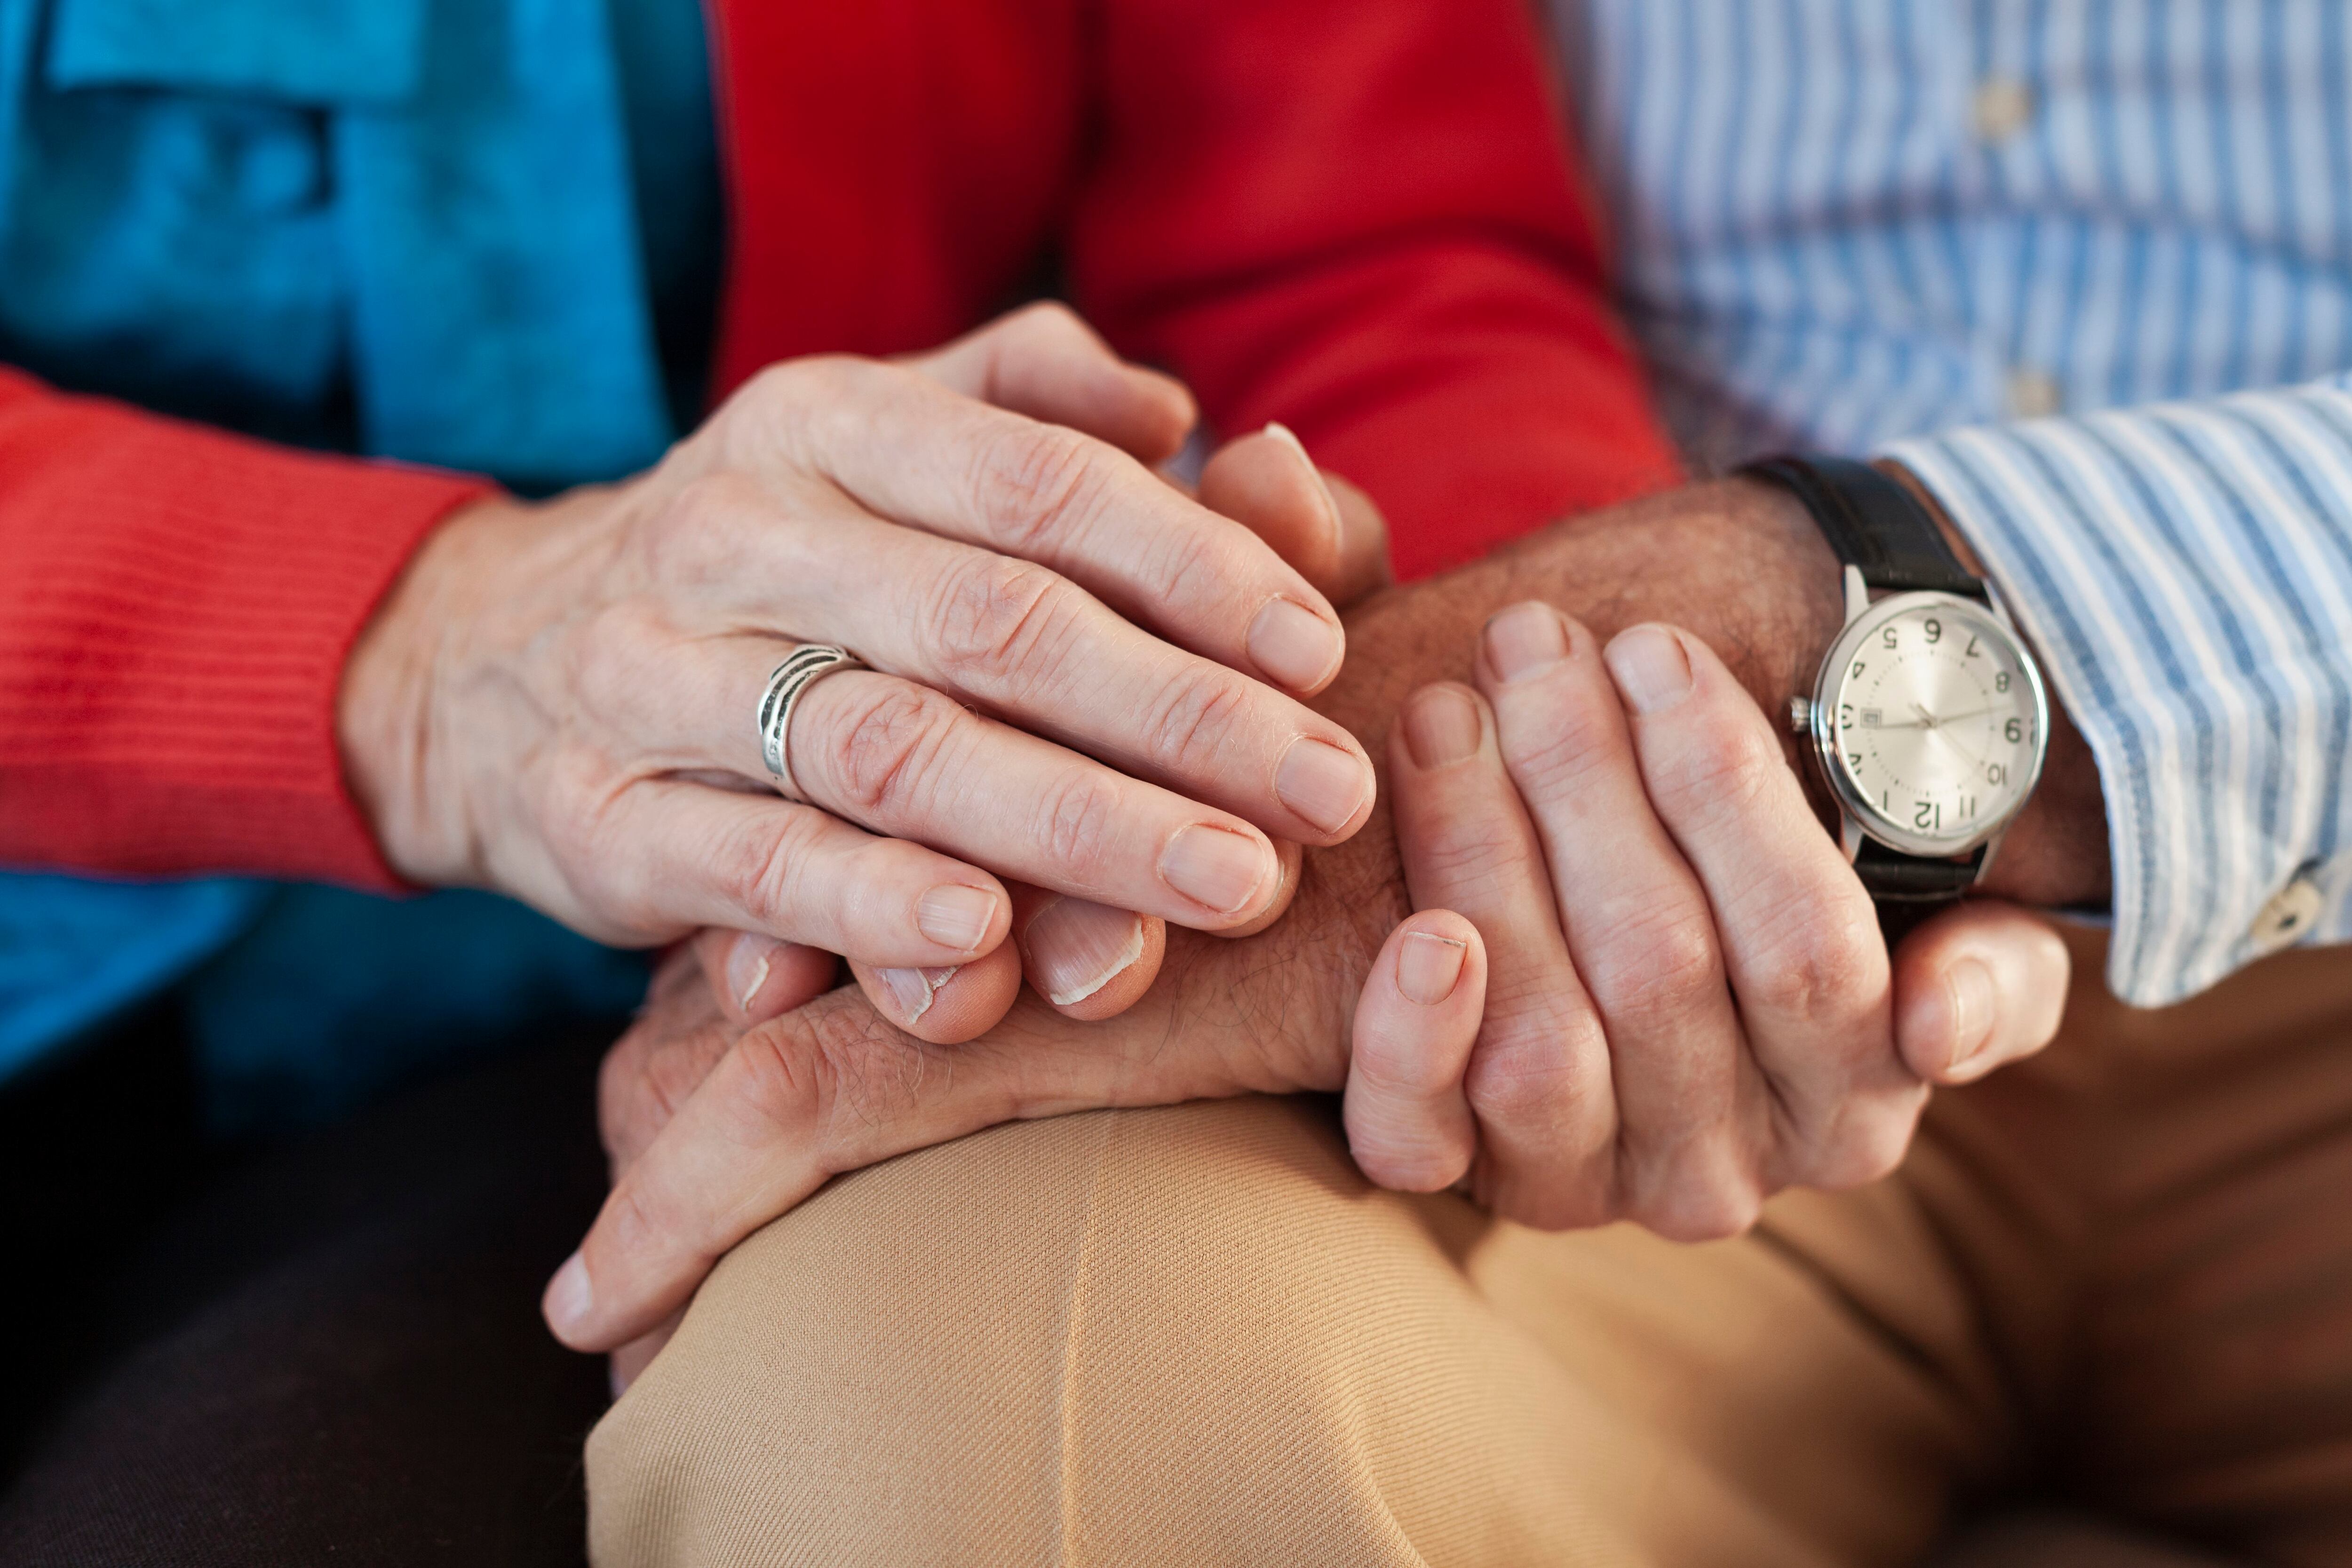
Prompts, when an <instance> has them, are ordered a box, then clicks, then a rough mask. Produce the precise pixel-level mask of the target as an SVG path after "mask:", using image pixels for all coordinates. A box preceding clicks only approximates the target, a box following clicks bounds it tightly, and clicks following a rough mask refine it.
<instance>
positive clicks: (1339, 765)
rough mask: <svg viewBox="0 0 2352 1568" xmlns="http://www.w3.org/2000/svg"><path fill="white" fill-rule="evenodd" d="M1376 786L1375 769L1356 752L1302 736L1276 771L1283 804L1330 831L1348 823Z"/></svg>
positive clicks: (1286, 753) (1275, 786)
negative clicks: (1342, 749)
mask: <svg viewBox="0 0 2352 1568" xmlns="http://www.w3.org/2000/svg"><path fill="white" fill-rule="evenodd" d="M1371 787H1372V773H1371V769H1370V768H1369V767H1367V766H1366V765H1365V763H1364V762H1363V760H1362V759H1361V758H1360V757H1358V756H1356V755H1355V754H1354V753H1353V752H1343V751H1341V750H1340V749H1339V747H1337V746H1334V745H1332V744H1330V743H1329V742H1324V741H1317V740H1312V739H1310V738H1308V737H1307V736H1305V735H1301V736H1299V737H1298V739H1297V740H1296V741H1293V742H1290V750H1288V751H1286V752H1283V753H1282V763H1281V765H1280V766H1278V767H1276V769H1275V770H1274V793H1275V794H1276V795H1279V796H1281V797H1282V804H1283V805H1286V806H1288V807H1290V809H1291V810H1293V811H1295V812H1297V814H1298V815H1299V816H1303V817H1305V818H1306V819H1307V821H1309V822H1311V823H1313V824H1314V825H1315V826H1318V827H1319V828H1321V829H1322V830H1323V831H1324V832H1326V833H1337V832H1339V829H1341V828H1343V827H1345V826H1348V822H1349V818H1351V817H1353V816H1355V815H1356V812H1357V809H1358V808H1359V807H1360V806H1361V805H1363V804H1364V796H1365V795H1368V794H1370V791H1371Z"/></svg>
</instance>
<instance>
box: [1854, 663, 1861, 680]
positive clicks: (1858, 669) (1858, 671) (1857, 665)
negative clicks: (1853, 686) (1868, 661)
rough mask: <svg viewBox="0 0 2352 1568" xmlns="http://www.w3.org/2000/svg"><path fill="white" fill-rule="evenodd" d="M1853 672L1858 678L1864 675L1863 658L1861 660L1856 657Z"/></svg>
mask: <svg viewBox="0 0 2352 1568" xmlns="http://www.w3.org/2000/svg"><path fill="white" fill-rule="evenodd" d="M1853 673H1854V676H1855V678H1856V679H1860V678H1861V675H1862V660H1860V659H1855V660H1854V661H1853Z"/></svg>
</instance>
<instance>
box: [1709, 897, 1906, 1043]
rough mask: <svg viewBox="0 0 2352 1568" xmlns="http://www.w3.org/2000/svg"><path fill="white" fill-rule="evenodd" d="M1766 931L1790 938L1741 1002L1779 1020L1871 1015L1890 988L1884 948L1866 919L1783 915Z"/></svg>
mask: <svg viewBox="0 0 2352 1568" xmlns="http://www.w3.org/2000/svg"><path fill="white" fill-rule="evenodd" d="M1763 929H1765V930H1768V931H1785V932H1788V933H1790V934H1789V936H1788V937H1787V938H1786V939H1784V940H1782V941H1780V942H1774V943H1772V944H1771V946H1770V948H1769V951H1767V952H1765V953H1764V954H1763V955H1762V962H1761V963H1758V964H1756V965H1754V966H1752V967H1753V968H1754V970H1755V971H1756V973H1754V974H1753V975H1752V976H1750V977H1748V984H1747V985H1746V986H1744V987H1742V989H1743V991H1744V992H1746V993H1747V994H1746V995H1744V996H1743V998H1742V999H1743V1000H1745V1001H1746V1002H1748V1005H1750V1006H1752V1007H1756V1008H1759V1009H1762V1010H1765V1011H1768V1012H1769V1013H1772V1014H1774V1015H1776V1016H1780V1017H1786V1018H1799V1019H1805V1020H1809V1021H1813V1022H1833V1021H1842V1020H1844V1019H1849V1018H1853V1017H1855V1016H1859V1015H1861V1014H1863V1013H1865V1012H1867V1011H1869V1010H1870V1009H1871V1008H1872V1007H1874V1006H1875V1005H1877V1003H1878V1002H1879V1001H1880V1000H1881V999H1882V998H1883V997H1884V996H1885V993H1886V989H1887V984H1888V977H1887V961H1886V944H1885V939H1884V938H1883V937H1881V936H1880V934H1879V932H1878V928H1877V926H1876V925H1875V924H1874V923H1872V922H1870V921H1866V920H1864V919H1842V918H1841V919H1831V918H1824V917H1823V915H1822V912H1821V911H1820V910H1814V909H1805V910H1790V911H1782V912H1781V913H1780V916H1779V917H1778V918H1775V919H1772V920H1770V921H1768V922H1766V924H1765V926H1764V927H1763Z"/></svg>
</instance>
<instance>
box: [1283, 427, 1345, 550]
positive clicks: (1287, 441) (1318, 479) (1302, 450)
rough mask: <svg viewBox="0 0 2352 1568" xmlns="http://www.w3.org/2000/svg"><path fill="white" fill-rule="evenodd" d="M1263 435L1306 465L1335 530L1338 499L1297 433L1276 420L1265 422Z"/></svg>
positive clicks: (1337, 515)
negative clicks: (1319, 491) (1275, 441)
mask: <svg viewBox="0 0 2352 1568" xmlns="http://www.w3.org/2000/svg"><path fill="white" fill-rule="evenodd" d="M1265 434H1266V435H1268V436H1271V437H1274V438H1275V439H1276V440H1277V441H1279V442H1281V443H1282V444H1283V445H1284V446H1286V447H1289V448H1290V449H1291V450H1292V451H1294V452H1296V453H1297V454H1298V460H1299V461H1300V462H1302V463H1304V464H1306V465H1307V472H1308V473H1310V474H1313V475H1314V476H1315V488H1316V489H1319V490H1321V491H1322V492H1323V510H1324V514H1325V515H1326V516H1328V518H1329V519H1330V520H1331V526H1332V527H1333V528H1334V529H1335V530H1336V529H1337V528H1338V527H1339V497H1337V496H1335V495H1333V494H1332V493H1331V487H1330V486H1329V485H1328V484H1327V483H1325V482H1324V479H1323V470H1322V468H1320V467H1318V465H1317V464H1316V461H1315V459H1314V458H1312V457H1310V456H1308V455H1307V443H1306V442H1304V441H1302V440H1300V439H1299V438H1298V432H1297V431H1296V430H1293V429H1292V428H1291V427H1290V426H1287V425H1285V424H1283V423H1282V422H1281V421H1279V420H1276V419H1269V420H1267V421H1266V425H1265Z"/></svg>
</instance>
